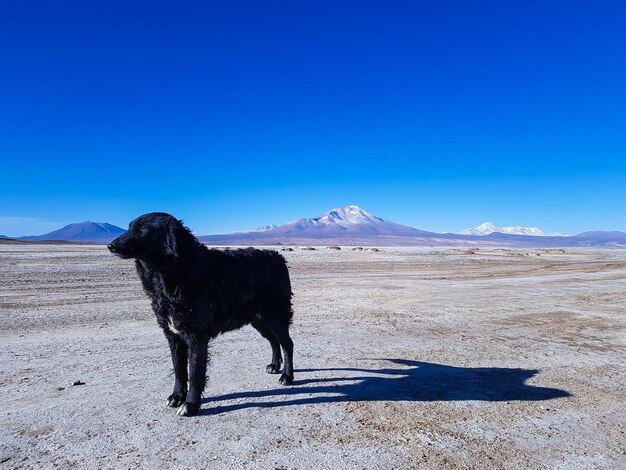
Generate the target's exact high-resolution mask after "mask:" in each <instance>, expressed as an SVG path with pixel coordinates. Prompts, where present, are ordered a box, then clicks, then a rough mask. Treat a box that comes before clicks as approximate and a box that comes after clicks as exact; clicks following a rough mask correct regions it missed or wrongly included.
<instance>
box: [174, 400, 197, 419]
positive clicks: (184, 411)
mask: <svg viewBox="0 0 626 470" xmlns="http://www.w3.org/2000/svg"><path fill="white" fill-rule="evenodd" d="M198 411H200V405H197V404H195V403H189V402H187V403H183V405H182V406H181V407H180V408H178V411H177V412H176V414H177V415H178V416H195V415H197V414H198Z"/></svg>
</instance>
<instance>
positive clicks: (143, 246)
mask: <svg viewBox="0 0 626 470" xmlns="http://www.w3.org/2000/svg"><path fill="white" fill-rule="evenodd" d="M189 239H191V240H194V241H195V238H194V237H193V235H191V233H190V232H189V230H188V229H187V228H186V227H185V226H184V225H183V223H182V222H181V221H180V220H178V219H176V218H175V217H173V216H171V215H169V214H166V213H164V212H152V213H150V214H144V215H142V216H139V217H137V218H136V219H135V220H133V221H132V222H131V223H130V224H129V225H128V230H127V231H126V232H125V233H124V234H122V235H120V236H119V237H117V238H116V239H115V240H113V241H112V242H111V243H109V245H108V247H107V248H108V249H109V251H110V252H111V253H113V254H115V255H117V256H119V257H120V258H125V259H127V258H136V259H140V260H144V261H165V260H169V261H173V260H175V259H176V258H178V257H180V255H181V252H182V249H183V244H184V243H187V242H188V241H189Z"/></svg>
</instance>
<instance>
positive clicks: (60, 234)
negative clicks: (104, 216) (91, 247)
mask: <svg viewBox="0 0 626 470" xmlns="http://www.w3.org/2000/svg"><path fill="white" fill-rule="evenodd" d="M125 231H126V230H124V229H123V228H120V227H117V226H115V225H111V224H107V223H100V222H90V221H87V222H80V223H76V224H69V225H66V226H65V227H63V228H61V229H59V230H55V231H54V232H50V233H46V234H44V235H31V236H28V237H19V240H30V241H37V240H67V241H74V242H90V243H108V242H110V241H111V240H113V239H114V238H116V237H118V236H119V235H121V234H122V233H124V232H125Z"/></svg>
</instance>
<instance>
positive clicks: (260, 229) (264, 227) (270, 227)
mask: <svg viewBox="0 0 626 470" xmlns="http://www.w3.org/2000/svg"><path fill="white" fill-rule="evenodd" d="M276 227H277V226H276V225H261V226H260V227H257V228H255V229H252V230H250V231H251V232H269V231H270V230H274V229H275V228H276Z"/></svg>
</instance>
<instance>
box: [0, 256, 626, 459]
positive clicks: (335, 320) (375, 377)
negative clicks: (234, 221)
mask: <svg viewBox="0 0 626 470" xmlns="http://www.w3.org/2000/svg"><path fill="white" fill-rule="evenodd" d="M284 255H285V257H286V258H287V261H288V263H289V266H290V272H291V277H292V284H293V291H294V310H295V317H294V324H293V327H292V336H293V339H294V342H295V348H296V349H295V369H296V373H295V375H296V382H295V384H294V385H293V386H291V387H283V386H281V385H279V384H278V383H277V376H275V375H267V374H266V373H265V372H264V370H265V365H266V364H267V363H268V362H269V358H270V348H269V345H268V344H267V342H266V341H265V340H264V339H263V338H261V337H260V336H259V335H258V334H257V333H256V331H254V330H253V329H252V328H250V327H246V328H244V329H241V330H238V331H236V332H231V333H228V334H226V335H223V336H221V337H219V338H217V340H215V341H214V343H213V345H212V347H211V354H212V360H211V366H210V368H209V374H210V380H209V383H208V387H207V389H206V392H205V399H204V401H203V405H202V410H201V415H200V416H197V417H194V418H181V417H179V416H177V415H176V414H175V411H174V410H172V409H166V408H165V406H164V403H165V398H166V397H167V396H168V394H169V393H170V392H171V386H172V384H173V377H172V370H171V363H170V359H169V350H168V347H167V343H166V341H165V339H164V337H163V335H162V333H161V332H160V331H159V329H158V327H157V325H156V323H155V321H154V318H153V315H152V313H151V310H150V306H149V302H148V300H147V299H146V297H145V295H144V294H143V292H142V291H141V287H140V285H139V281H138V279H137V276H136V275H135V272H134V265H133V263H132V262H130V261H124V260H120V259H118V258H116V257H114V256H112V255H110V254H109V253H108V251H107V250H106V248H105V247H103V246H87V245H84V246H80V245H0V336H1V341H0V374H1V375H0V379H1V383H0V392H1V396H2V403H3V410H2V411H1V412H0V416H1V417H2V418H1V425H0V468H52V467H58V468H69V467H70V466H71V467H74V468H135V467H138V466H139V467H143V468H163V469H166V468H208V467H213V468H233V469H235V468H237V469H238V468H250V469H254V468H259V469H273V468H279V469H308V468H312V469H313V468H314V469H319V468H322V469H342V468H345V469H355V468H356V469H361V468H362V469H366V468H367V469H371V468H389V469H391V468H394V469H395V468H546V467H550V468H554V467H556V468H568V469H569V468H616V469H617V468H625V467H626V406H624V403H625V401H626V250H624V249H588V250H586V249H565V250H564V251H562V250H558V249H546V250H541V249H535V248H533V249H529V250H523V249H510V250H509V249H497V248H480V249H478V250H468V249H450V248H441V249H434V248H420V249H417V248H416V249H410V248H397V249H394V248H389V247H387V248H381V251H380V252H372V251H369V250H365V251H352V250H351V249H350V248H346V247H344V248H343V249H342V250H340V251H334V250H327V249H326V248H325V247H317V249H316V250H314V251H303V250H301V249H300V248H299V247H298V248H294V251H293V252H285V253H284ZM74 383H77V385H73V384H74Z"/></svg>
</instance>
